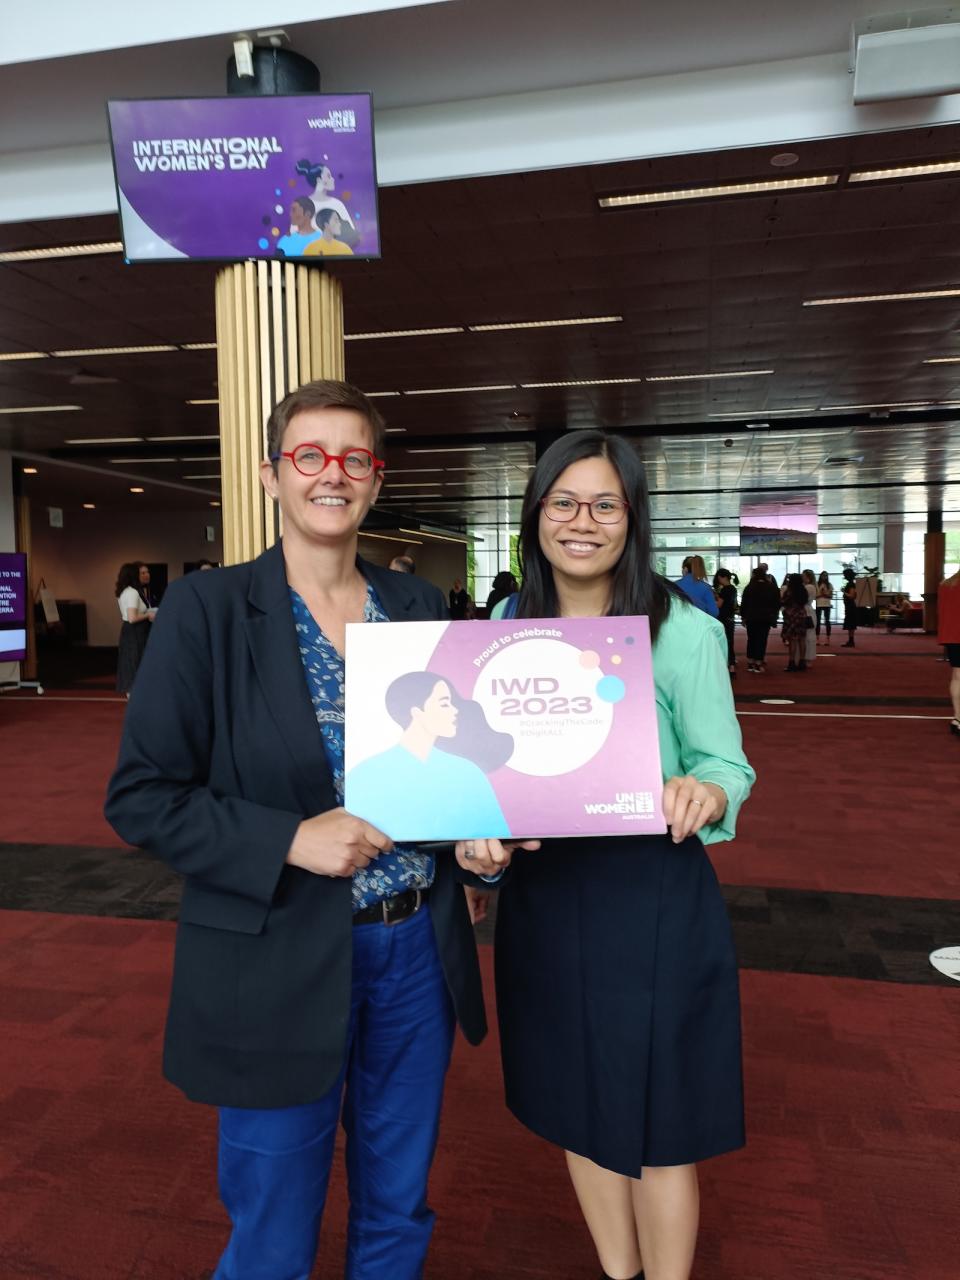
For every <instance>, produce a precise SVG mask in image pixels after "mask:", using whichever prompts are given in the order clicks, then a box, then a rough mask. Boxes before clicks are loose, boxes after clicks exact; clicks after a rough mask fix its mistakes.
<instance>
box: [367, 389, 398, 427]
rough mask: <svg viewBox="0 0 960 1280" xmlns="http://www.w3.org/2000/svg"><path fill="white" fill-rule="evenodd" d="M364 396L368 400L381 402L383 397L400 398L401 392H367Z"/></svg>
mask: <svg viewBox="0 0 960 1280" xmlns="http://www.w3.org/2000/svg"><path fill="white" fill-rule="evenodd" d="M363 394H364V395H365V396H366V397H367V399H368V400H379V399H381V398H382V397H383V396H398V395H399V394H400V392H399V391H365V392H364V393H363ZM395 429H396V428H395Z"/></svg>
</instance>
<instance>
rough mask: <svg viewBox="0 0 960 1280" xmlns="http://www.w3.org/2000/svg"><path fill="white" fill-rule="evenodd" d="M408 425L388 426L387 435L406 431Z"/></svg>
mask: <svg viewBox="0 0 960 1280" xmlns="http://www.w3.org/2000/svg"><path fill="white" fill-rule="evenodd" d="M406 429H407V428H406V427H387V435H388V436H395V435H397V434H398V433H399V432H401V431H406Z"/></svg>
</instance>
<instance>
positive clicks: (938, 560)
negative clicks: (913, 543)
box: [923, 532, 946, 632]
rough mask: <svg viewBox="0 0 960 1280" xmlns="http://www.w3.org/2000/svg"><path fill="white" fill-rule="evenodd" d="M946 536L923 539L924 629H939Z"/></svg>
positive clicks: (939, 535) (925, 535)
mask: <svg viewBox="0 0 960 1280" xmlns="http://www.w3.org/2000/svg"><path fill="white" fill-rule="evenodd" d="M945 555H946V535H945V534H944V533H943V532H934V533H926V534H924V537H923V629H924V631H928V632H935V631H936V629H937V594H938V592H939V589H940V583H941V582H942V581H943V565H944V557H945Z"/></svg>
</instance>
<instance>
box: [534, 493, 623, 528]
mask: <svg viewBox="0 0 960 1280" xmlns="http://www.w3.org/2000/svg"><path fill="white" fill-rule="evenodd" d="M540 505H541V507H543V514H544V515H545V516H546V517H547V519H548V520H556V521H557V522H558V523H559V524H569V523H570V521H571V520H576V518H577V516H578V515H579V514H580V508H581V507H586V508H587V510H588V511H589V512H590V516H591V519H593V520H595V521H596V522H597V524H619V523H620V521H621V520H622V519H623V518H624V516H625V515H626V514H627V512H628V511H629V510H630V503H629V502H626V501H625V500H624V499H623V498H594V500H593V502H578V501H577V500H576V498H568V497H567V496H566V495H565V494H560V493H554V494H548V495H547V496H546V497H545V498H541V499H540Z"/></svg>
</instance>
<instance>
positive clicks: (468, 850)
mask: <svg viewBox="0 0 960 1280" xmlns="http://www.w3.org/2000/svg"><path fill="white" fill-rule="evenodd" d="M463 856H464V857H465V858H466V860H467V861H468V862H472V861H473V859H474V858H475V857H476V856H477V853H476V850H475V849H474V847H473V841H472V840H468V841H467V843H466V844H465V845H464V846H463Z"/></svg>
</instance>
